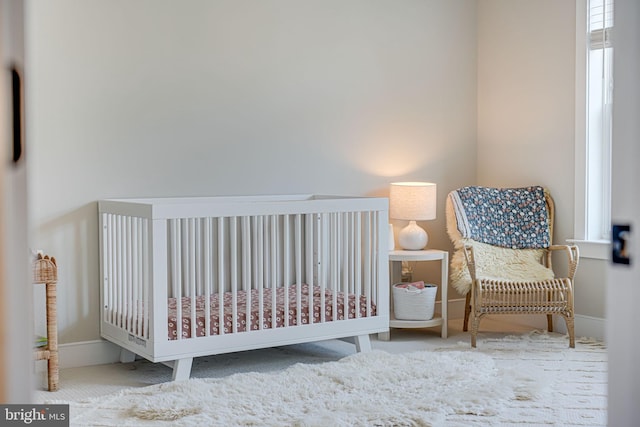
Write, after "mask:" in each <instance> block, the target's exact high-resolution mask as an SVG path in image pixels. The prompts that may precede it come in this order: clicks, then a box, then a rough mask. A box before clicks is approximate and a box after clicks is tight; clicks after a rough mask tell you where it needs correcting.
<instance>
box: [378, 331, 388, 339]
mask: <svg viewBox="0 0 640 427" xmlns="http://www.w3.org/2000/svg"><path fill="white" fill-rule="evenodd" d="M390 340H391V331H387V332H378V341H390Z"/></svg>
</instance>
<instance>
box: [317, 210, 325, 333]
mask: <svg viewBox="0 0 640 427" xmlns="http://www.w3.org/2000/svg"><path fill="white" fill-rule="evenodd" d="M317 222H318V231H317V235H318V239H317V240H318V242H317V244H316V247H317V251H318V252H317V253H318V261H317V263H318V265H317V267H318V285H319V286H320V323H324V322H326V321H327V319H326V313H327V301H326V297H325V291H326V289H327V270H326V266H327V263H326V262H327V234H326V233H327V215H326V214H318V215H317Z"/></svg>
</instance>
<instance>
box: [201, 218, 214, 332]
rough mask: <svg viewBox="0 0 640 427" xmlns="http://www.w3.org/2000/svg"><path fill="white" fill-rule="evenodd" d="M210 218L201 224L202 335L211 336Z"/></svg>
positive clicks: (211, 241)
mask: <svg viewBox="0 0 640 427" xmlns="http://www.w3.org/2000/svg"><path fill="white" fill-rule="evenodd" d="M211 222H212V218H211V217H207V218H204V224H203V232H202V233H203V236H202V237H203V239H204V242H203V245H204V248H203V252H204V253H203V257H204V270H203V272H202V273H203V275H204V284H203V287H204V335H205V336H209V335H211V287H212V283H211V281H212V277H211V260H212V252H213V250H212V245H213V239H212V235H211V233H212V227H211Z"/></svg>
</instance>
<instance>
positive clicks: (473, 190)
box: [451, 186, 551, 249]
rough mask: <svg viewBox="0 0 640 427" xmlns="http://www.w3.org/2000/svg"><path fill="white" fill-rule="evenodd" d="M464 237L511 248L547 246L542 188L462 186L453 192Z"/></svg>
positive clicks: (547, 218) (456, 211)
mask: <svg viewBox="0 0 640 427" xmlns="http://www.w3.org/2000/svg"><path fill="white" fill-rule="evenodd" d="M451 195H452V201H453V210H454V212H455V215H456V222H457V225H458V230H459V231H460V234H461V235H462V237H463V238H468V239H473V240H476V241H478V242H482V243H488V244H490V245H496V246H501V247H505V248H512V249H534V248H547V247H549V246H550V244H551V236H550V233H549V217H548V212H547V205H546V203H545V197H544V189H543V188H542V187H526V188H488V187H475V186H474V187H463V188H460V189H458V190H455V191H453V192H452V193H451Z"/></svg>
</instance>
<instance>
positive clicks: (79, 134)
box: [27, 0, 477, 343]
mask: <svg viewBox="0 0 640 427" xmlns="http://www.w3.org/2000/svg"><path fill="white" fill-rule="evenodd" d="M27 47H28V58H27V59H28V61H29V63H28V65H29V67H30V68H29V70H30V74H29V75H28V79H29V84H30V89H31V91H30V93H29V94H28V108H29V114H30V122H29V128H28V132H29V137H30V138H31V141H32V152H31V166H32V168H31V172H32V176H31V177H30V184H31V207H32V224H33V226H34V234H35V236H34V240H33V245H34V246H36V247H38V248H42V249H45V250H46V252H48V253H52V254H55V255H56V256H57V258H58V261H59V265H60V266H61V271H60V275H61V278H60V285H59V291H58V298H59V299H58V313H59V316H60V320H59V327H60V340H61V342H62V343H70V342H78V341H84V340H93V339H97V338H98V336H99V333H98V314H99V307H98V299H99V290H98V283H99V280H98V248H97V208H96V200H98V199H101V198H107V197H128V196H180V195H217V194H269V193H296V192H304V193H338V194H378V195H380V194H381V195H386V194H387V187H388V183H389V182H392V181H395V180H428V181H434V182H437V183H438V185H439V200H440V205H439V208H438V220H436V221H433V222H430V223H428V224H426V225H427V228H428V230H429V233H430V237H431V241H432V244H433V245H434V247H443V248H449V241H448V239H447V237H446V235H445V232H444V203H443V201H444V197H445V195H446V193H447V192H448V191H449V190H451V189H454V188H456V187H459V186H462V185H467V184H470V183H473V182H474V181H475V177H476V88H477V87H476V2H475V1H470V0H456V1H437V0H432V1H425V0H415V1H410V0H405V1H402V2H390V1H382V0H380V1H370V0H351V1H348V2H345V1H342V0H333V1H304V2H300V1H294V0H279V1H244V2H238V1H231V0H229V1H189V2H176V1H168V0H161V1H157V0H154V1H152V0H138V1H124V0H121V1H107V0H56V1H48V0H34V1H31V2H29V3H28V7H27Z"/></svg>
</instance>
